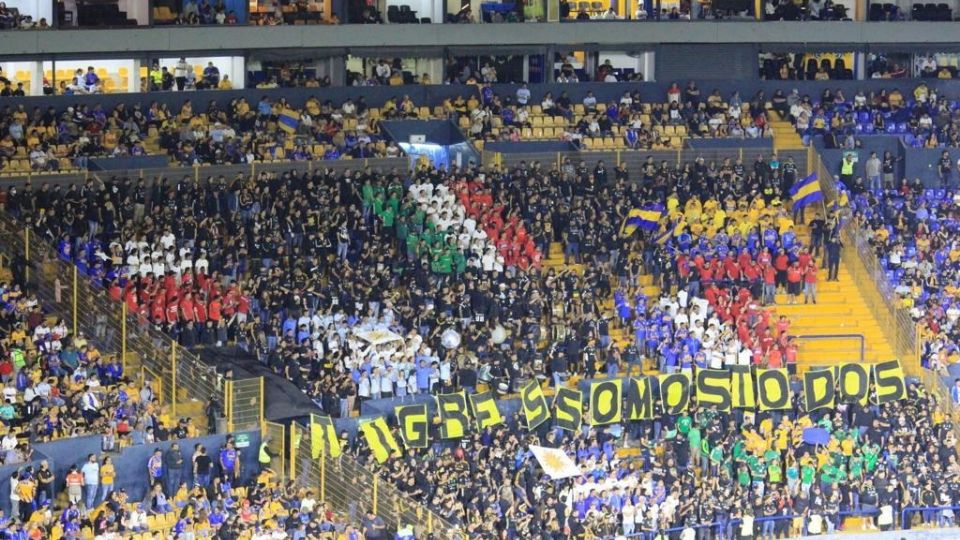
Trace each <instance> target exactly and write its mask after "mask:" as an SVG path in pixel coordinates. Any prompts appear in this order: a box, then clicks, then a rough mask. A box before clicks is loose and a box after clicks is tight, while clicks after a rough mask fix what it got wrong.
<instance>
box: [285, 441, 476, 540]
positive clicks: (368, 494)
mask: <svg viewBox="0 0 960 540" xmlns="http://www.w3.org/2000/svg"><path fill="white" fill-rule="evenodd" d="M291 429H292V431H293V433H292V436H291V444H292V447H291V448H292V450H291V459H290V468H291V469H290V475H291V478H292V479H294V480H296V481H297V483H298V485H300V486H302V487H307V488H309V489H314V490H316V493H317V494H318V496H317V500H319V501H323V502H326V503H328V504H330V505H331V506H332V507H333V509H334V511H335V512H337V513H338V514H339V515H341V516H345V517H346V518H347V519H349V520H350V521H351V522H357V521H359V520H360V519H361V518H362V517H363V515H364V514H365V513H366V512H367V511H368V510H369V511H372V512H373V513H374V514H376V515H377V516H379V517H380V518H381V519H383V521H384V523H385V524H386V526H387V529H390V530H396V529H400V528H403V527H413V529H414V531H415V535H416V538H427V537H428V535H433V537H434V538H437V539H443V540H459V539H462V538H465V536H464V535H463V534H461V532H460V531H459V530H458V528H457V527H455V526H454V525H452V524H451V523H450V522H449V521H447V520H445V519H443V518H442V517H440V516H439V515H438V514H437V513H435V512H434V511H432V510H430V509H428V508H427V507H425V506H424V505H422V504H418V503H416V502H413V501H411V500H410V499H409V498H408V497H407V496H406V495H404V494H403V493H401V492H400V491H399V490H398V489H397V488H396V486H394V485H393V484H392V483H390V482H389V481H387V480H384V479H382V478H380V476H379V475H378V474H377V472H376V466H375V465H369V466H364V465H362V464H361V463H359V462H358V461H356V459H354V458H353V457H351V456H349V455H348V454H342V455H340V456H338V457H335V458H334V457H330V456H329V455H328V454H327V453H325V452H323V451H322V450H321V452H320V457H318V458H317V459H313V457H312V448H311V439H310V429H309V428H304V427H303V426H300V425H298V424H296V423H293V424H291ZM322 447H323V445H321V449H322Z"/></svg>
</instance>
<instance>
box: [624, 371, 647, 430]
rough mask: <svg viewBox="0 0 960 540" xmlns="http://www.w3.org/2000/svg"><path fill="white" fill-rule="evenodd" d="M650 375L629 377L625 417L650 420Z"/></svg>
mask: <svg viewBox="0 0 960 540" xmlns="http://www.w3.org/2000/svg"><path fill="white" fill-rule="evenodd" d="M650 379H651V377H640V378H639V379H630V385H629V386H628V387H627V418H628V419H629V420H650V419H651V418H653V392H652V391H651V388H653V385H652V384H651V382H650Z"/></svg>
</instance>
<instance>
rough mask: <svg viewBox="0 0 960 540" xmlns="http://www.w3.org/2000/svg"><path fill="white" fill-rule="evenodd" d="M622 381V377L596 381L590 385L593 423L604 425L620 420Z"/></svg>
mask: <svg viewBox="0 0 960 540" xmlns="http://www.w3.org/2000/svg"><path fill="white" fill-rule="evenodd" d="M621 388H622V383H621V381H620V379H609V380H606V381H594V382H593V383H592V384H591V385H590V410H591V411H592V412H593V414H592V417H593V420H592V425H594V426H603V425H606V424H613V423H616V422H619V421H620V408H621V406H622V405H623V403H622V401H623V400H622V399H621V398H620V390H621Z"/></svg>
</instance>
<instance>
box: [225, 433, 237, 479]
mask: <svg viewBox="0 0 960 540" xmlns="http://www.w3.org/2000/svg"><path fill="white" fill-rule="evenodd" d="M239 458H240V452H238V451H237V449H236V448H234V446H233V439H232V438H231V439H228V440H227V443H226V444H225V445H224V447H223V449H221V450H220V473H221V475H222V477H223V480H224V481H233V480H234V479H236V478H237V474H238V473H239V472H240V464H239V463H238V460H239Z"/></svg>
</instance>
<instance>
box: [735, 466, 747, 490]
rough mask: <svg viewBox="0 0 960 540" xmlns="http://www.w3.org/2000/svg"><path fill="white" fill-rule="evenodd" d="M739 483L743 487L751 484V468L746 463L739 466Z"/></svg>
mask: <svg viewBox="0 0 960 540" xmlns="http://www.w3.org/2000/svg"><path fill="white" fill-rule="evenodd" d="M737 483H738V484H740V487H743V488H745V487H747V486H749V485H750V470H749V469H747V467H746V466H745V465H741V466H740V467H738V468H737Z"/></svg>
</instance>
